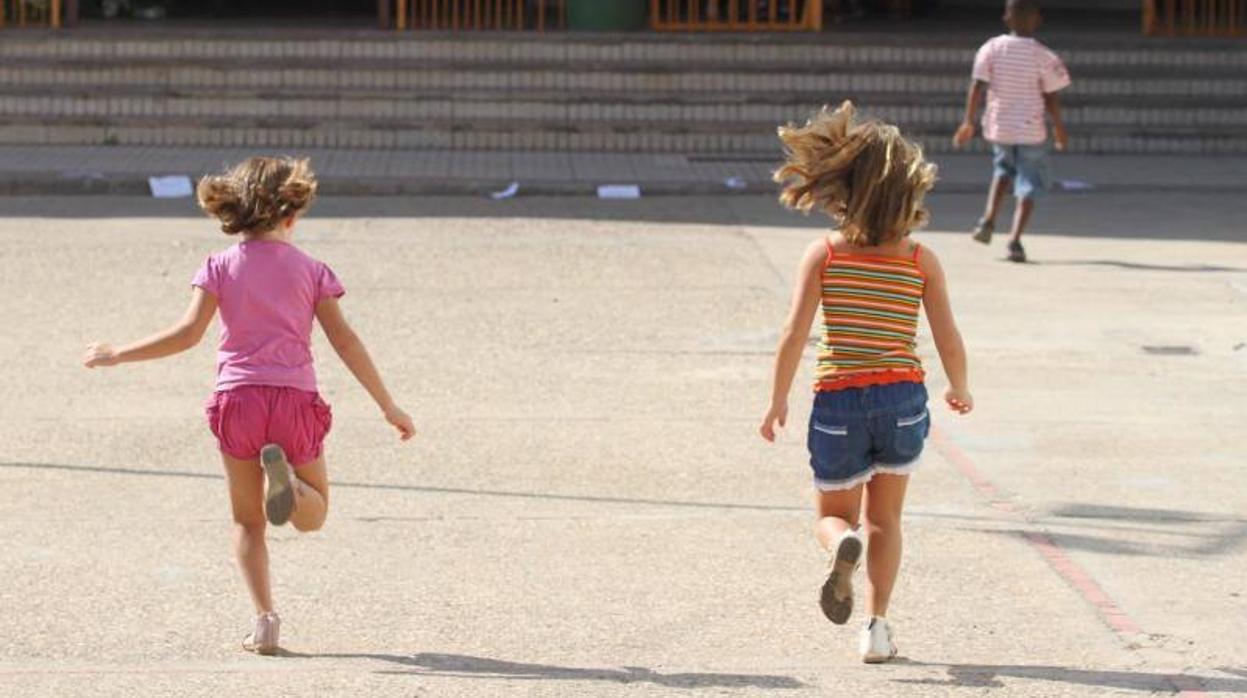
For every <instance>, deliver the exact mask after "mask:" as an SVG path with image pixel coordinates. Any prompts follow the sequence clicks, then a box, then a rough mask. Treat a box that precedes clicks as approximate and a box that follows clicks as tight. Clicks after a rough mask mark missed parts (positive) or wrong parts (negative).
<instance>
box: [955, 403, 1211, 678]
mask: <svg viewBox="0 0 1247 698" xmlns="http://www.w3.org/2000/svg"><path fill="white" fill-rule="evenodd" d="M931 441H932V442H933V443H934V444H935V449H936V450H937V451H939V453H940V455H941V456H943V457H944V460H946V461H948V462H949V463H951V464H952V465H953V467H954V468H956V469H957V472H959V473H961V475H962V477H964V478H965V479H966V480H968V481H969V482H970V484H971V485H973V486H974V489H976V490H978V492H979V494H982V495H983V496H984V497H985V498H986V499H987V500H988V502H989V503H990V504H991V506H992V508H994V509H998V510H1000V511H1003V512H1006V513H1010V514H1014V515H1019V516H1020V515H1021V511H1020V510H1019V508H1018V507H1017V506H1016V505H1015V504H1013V503H1012V502H1010V501H1008V500H1006V499H1005V498H1004V493H1003V492H1002V491H1001V489H1000V488H999V487H996V485H995V483H993V482H992V481H991V480H990V479H989V478H988V477H987V476H986V475H984V474H983V471H981V470H979V468H978V466H977V465H975V464H974V460H973V459H972V458H970V456H968V455H966V452H965V451H963V450H961V447H960V446H958V445H957V444H956V443H955V442H953V440H952V439H951V438H949V437H948V435H947V434H945V433H944V431H943V430H942V429H940V428H938V427H933V428H932V429H931ZM1024 535H1025V538H1026V541H1027V542H1029V543H1030V544H1031V546H1032V547H1034V548H1035V550H1037V551H1038V552H1039V554H1040V555H1042V556H1043V558H1044V560H1045V561H1046V562H1047V563H1048V566H1049V567H1051V568H1052V570H1053V571H1054V572H1056V573H1057V574H1058V575H1060V576H1061V578H1062V579H1064V580H1065V581H1066V583H1068V584H1069V585H1070V586H1071V587H1073V588H1074V590H1075V591H1077V592H1078V595H1079V596H1081V597H1082V598H1083V600H1084V601H1086V602H1087V603H1088V604H1090V605H1091V606H1092V607H1093V608H1095V609H1096V611H1097V612H1098V613H1099V614H1100V619H1101V620H1102V621H1104V624H1105V625H1107V626H1108V627H1109V628H1112V630H1113V632H1115V633H1117V635H1118V636H1119V637H1121V638H1122V639H1123V640H1130V639H1132V638H1131V637H1130V636H1134V635H1140V634H1142V633H1143V629H1142V628H1140V627H1139V624H1138V623H1136V622H1134V619H1132V618H1131V617H1130V616H1129V615H1127V614H1126V612H1125V611H1123V610H1122V608H1121V607H1120V606H1118V605H1117V603H1116V602H1115V601H1113V599H1112V597H1110V596H1109V595H1108V592H1106V591H1104V587H1101V586H1100V585H1099V583H1097V582H1096V581H1095V579H1094V578H1092V576H1091V575H1090V574H1087V572H1086V570H1084V569H1083V568H1082V567H1080V566H1079V565H1078V563H1076V562H1074V561H1073V560H1072V559H1071V558H1070V556H1069V555H1067V554H1066V553H1065V550H1063V549H1062V548H1061V546H1060V545H1057V543H1056V541H1054V540H1052V537H1051V536H1049V535H1047V534H1046V533H1040V532H1032V531H1028V532H1026V533H1025V534H1024ZM1165 680H1166V681H1167V682H1168V683H1169V685H1170V686H1171V687H1172V688H1173V692H1174V693H1176V694H1177V695H1178V696H1179V698H1206V697H1207V696H1208V693H1206V692H1205V691H1204V689H1203V684H1201V683H1200V681H1199V679H1197V678H1195V677H1193V676H1185V675H1182V674H1173V675H1170V676H1166V677H1165Z"/></svg>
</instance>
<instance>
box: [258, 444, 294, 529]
mask: <svg viewBox="0 0 1247 698" xmlns="http://www.w3.org/2000/svg"><path fill="white" fill-rule="evenodd" d="M260 463H261V465H263V466H264V476H265V478H267V479H268V493H267V494H266V495H265V497H264V515H265V516H266V517H268V522H269V523H271V524H273V525H274V526H281V525H282V524H284V523H286V522H287V521H289V520H290V512H291V511H293V510H294V488H293V487H292V483H291V482H290V464H289V463H287V462H286V453H285V452H284V451H282V450H281V447H280V446H273V445H269V446H265V447H264V448H262V449H260Z"/></svg>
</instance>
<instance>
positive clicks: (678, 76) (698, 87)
mask: <svg viewBox="0 0 1247 698" xmlns="http://www.w3.org/2000/svg"><path fill="white" fill-rule="evenodd" d="M966 83H967V80H966V78H965V76H964V75H915V74H913V73H909V72H896V73H852V72H849V73H820V74H793V73H783V74H767V73H751V72H723V73H697V72H693V73H668V72H645V71H641V70H630V71H615V70H611V71H603V70H526V69H516V70H493V71H475V70H458V69H446V70H397V69H388V68H381V69H363V68H356V67H345V68H330V67H322V68H314V67H308V68H294V69H274V68H268V67H264V66H258V67H254V68H252V69H247V70H243V69H237V70H231V69H225V68H221V67H216V66H203V67H190V66H176V65H175V66H168V67H165V66H160V67H157V66H145V67H129V66H113V65H100V66H89V67H87V66H84V67H81V68H73V69H62V68H57V67H47V66H44V67H36V68H17V67H13V66H8V65H6V66H4V67H0V89H14V88H25V87H30V88H46V87H49V86H55V87H58V88H61V89H78V90H82V89H88V88H90V89H92V90H101V89H103V90H108V89H114V88H118V87H126V86H131V85H143V86H145V87H146V88H148V89H163V90H171V91H177V92H180V93H196V92H206V91H214V92H216V93H222V92H223V93H224V94H221V96H222V97H223V98H228V97H229V95H230V94H232V90H242V91H256V90H270V91H275V90H283V89H302V90H308V89H311V90H322V91H326V90H328V91H333V92H334V93H336V94H351V93H352V92H353V91H356V90H361V91H362V90H367V91H376V90H390V89H393V90H403V91H413V90H414V91H433V90H443V91H446V90H458V89H468V90H499V91H509V92H511V93H522V92H524V91H528V90H541V91H560V92H566V93H571V94H577V93H582V92H597V91H615V92H633V91H637V92H646V93H650V94H664V93H684V94H688V93H743V94H751V95H774V94H792V93H819V94H828V95H836V94H853V93H859V92H875V93H879V92H891V93H898V94H907V95H922V96H923V99H925V98H926V97H927V96H928V95H948V94H954V95H955V94H962V93H964V90H965V88H966ZM1244 94H1247V74H1245V75H1242V76H1233V77H1216V76H1212V77H1199V78H1190V77H1181V78H1162V77H1154V76H1144V75H1140V76H1138V77H1123V78H1084V79H1079V80H1078V81H1077V82H1076V83H1075V85H1074V87H1072V88H1071V90H1070V95H1071V96H1072V95H1085V96H1088V97H1093V98H1107V97H1114V98H1118V97H1119V98H1123V99H1125V100H1133V99H1134V98H1136V97H1149V98H1199V97H1201V96H1203V95H1235V96H1241V95H1244Z"/></svg>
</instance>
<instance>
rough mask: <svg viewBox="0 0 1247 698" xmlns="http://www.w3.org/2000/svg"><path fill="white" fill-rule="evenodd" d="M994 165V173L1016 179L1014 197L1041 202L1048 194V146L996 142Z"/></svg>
mask: <svg viewBox="0 0 1247 698" xmlns="http://www.w3.org/2000/svg"><path fill="white" fill-rule="evenodd" d="M992 165H993V171H992V174H994V175H995V176H997V177H1008V178H1010V179H1012V180H1013V196H1015V197H1017V198H1019V199H1038V198H1040V197H1042V196H1043V195H1044V194H1046V193H1048V183H1049V179H1050V175H1049V172H1048V146H1046V145H1043V144H1040V145H1004V144H1001V143H992Z"/></svg>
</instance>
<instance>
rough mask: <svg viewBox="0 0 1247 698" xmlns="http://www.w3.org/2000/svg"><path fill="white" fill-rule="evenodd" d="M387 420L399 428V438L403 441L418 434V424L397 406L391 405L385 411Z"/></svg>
mask: <svg viewBox="0 0 1247 698" xmlns="http://www.w3.org/2000/svg"><path fill="white" fill-rule="evenodd" d="M385 421H387V422H389V423H390V424H392V425H393V426H394V428H395V429H397V430H398V438H400V439H402V440H403V441H407V440H409V439H410V438H411V437H413V436H415V435H416V425H415V424H413V423H412V421H411V417H409V416H407V413H406V412H404V411H402V410H400V409H399V408H397V407H391V408H390V409H388V410H386V411H385Z"/></svg>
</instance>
